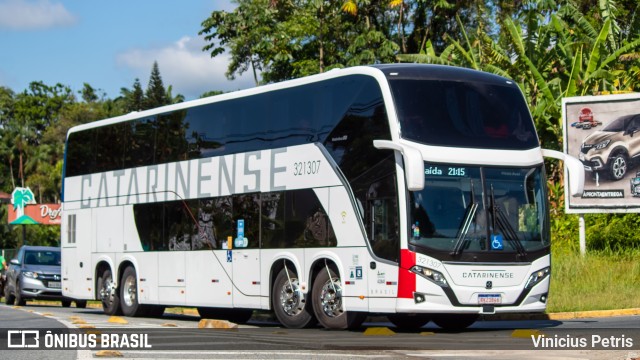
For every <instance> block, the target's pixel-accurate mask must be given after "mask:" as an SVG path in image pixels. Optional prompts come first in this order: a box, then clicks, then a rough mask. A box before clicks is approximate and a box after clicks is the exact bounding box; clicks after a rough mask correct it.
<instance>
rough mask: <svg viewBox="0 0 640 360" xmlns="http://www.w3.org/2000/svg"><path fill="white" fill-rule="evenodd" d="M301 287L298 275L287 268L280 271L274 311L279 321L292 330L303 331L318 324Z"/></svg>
mask: <svg viewBox="0 0 640 360" xmlns="http://www.w3.org/2000/svg"><path fill="white" fill-rule="evenodd" d="M299 286H300V282H299V279H298V274H296V273H295V271H292V270H289V269H287V268H286V267H285V268H284V269H282V270H280V272H279V273H278V276H277V277H276V280H275V281H274V282H273V296H272V297H271V299H272V302H273V303H272V306H273V311H274V312H275V314H276V317H277V318H278V321H280V323H281V324H282V325H284V326H286V327H288V328H290V329H302V328H304V327H309V326H312V325H314V324H315V323H316V321H315V318H314V317H313V311H312V310H311V308H310V306H309V304H307V302H306V301H305V298H304V294H303V293H302V292H301V291H300V288H299Z"/></svg>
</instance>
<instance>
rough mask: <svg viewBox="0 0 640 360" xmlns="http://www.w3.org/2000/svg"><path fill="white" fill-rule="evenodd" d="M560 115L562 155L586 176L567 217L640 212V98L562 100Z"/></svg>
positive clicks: (622, 96) (607, 97) (635, 96)
mask: <svg viewBox="0 0 640 360" xmlns="http://www.w3.org/2000/svg"><path fill="white" fill-rule="evenodd" d="M562 111H563V121H564V151H565V153H567V154H569V155H571V156H574V157H576V158H577V159H579V160H580V161H581V162H582V164H583V165H584V171H585V183H584V191H583V193H582V195H581V196H578V197H570V196H568V197H567V204H566V210H567V212H569V213H596V212H640V94H623V95H601V96H581V97H571V98H564V99H563V100H562ZM565 186H568V184H565Z"/></svg>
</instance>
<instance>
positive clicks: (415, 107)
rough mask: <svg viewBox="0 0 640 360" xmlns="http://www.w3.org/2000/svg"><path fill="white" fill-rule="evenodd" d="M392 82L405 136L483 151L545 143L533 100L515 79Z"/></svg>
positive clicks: (528, 146)
mask: <svg viewBox="0 0 640 360" xmlns="http://www.w3.org/2000/svg"><path fill="white" fill-rule="evenodd" d="M389 84H390V86H391V90H392V93H393V97H394V102H395V104H396V109H397V113H398V118H399V120H400V129H401V136H402V137H403V138H404V139H407V140H411V141H416V142H419V143H423V144H428V145H441V146H456V147H472V148H483V149H511V150H517V149H519V150H524V149H533V148H535V147H537V146H539V144H538V137H537V135H536V131H535V128H534V126H533V121H532V120H531V115H530V114H529V110H528V108H527V104H526V102H525V100H524V98H523V97H522V93H521V92H520V90H519V89H518V87H517V86H516V85H515V84H513V83H510V82H509V83H507V82H505V83H484V82H462V81H444V80H410V79H397V80H392V81H390V82H389Z"/></svg>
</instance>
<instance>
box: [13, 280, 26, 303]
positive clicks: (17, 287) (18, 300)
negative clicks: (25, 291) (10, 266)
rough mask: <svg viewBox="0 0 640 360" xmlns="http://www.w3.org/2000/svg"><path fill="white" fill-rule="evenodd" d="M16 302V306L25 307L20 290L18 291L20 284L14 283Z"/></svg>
mask: <svg viewBox="0 0 640 360" xmlns="http://www.w3.org/2000/svg"><path fill="white" fill-rule="evenodd" d="M15 296H16V302H15V304H16V305H17V306H25V305H27V301H26V300H25V299H24V298H23V297H22V289H20V282H19V281H17V282H16V294H15Z"/></svg>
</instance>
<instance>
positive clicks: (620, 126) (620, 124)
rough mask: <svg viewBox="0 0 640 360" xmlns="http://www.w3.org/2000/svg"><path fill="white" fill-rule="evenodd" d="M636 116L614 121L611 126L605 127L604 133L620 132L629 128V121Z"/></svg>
mask: <svg viewBox="0 0 640 360" xmlns="http://www.w3.org/2000/svg"><path fill="white" fill-rule="evenodd" d="M633 116H634V115H627V116H623V117H619V118H617V119H615V120H613V121H612V122H611V123H610V124H609V125H607V126H605V127H604V128H603V129H602V131H609V132H619V131H624V129H626V128H627V125H628V123H629V121H631V118H632V117H633Z"/></svg>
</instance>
